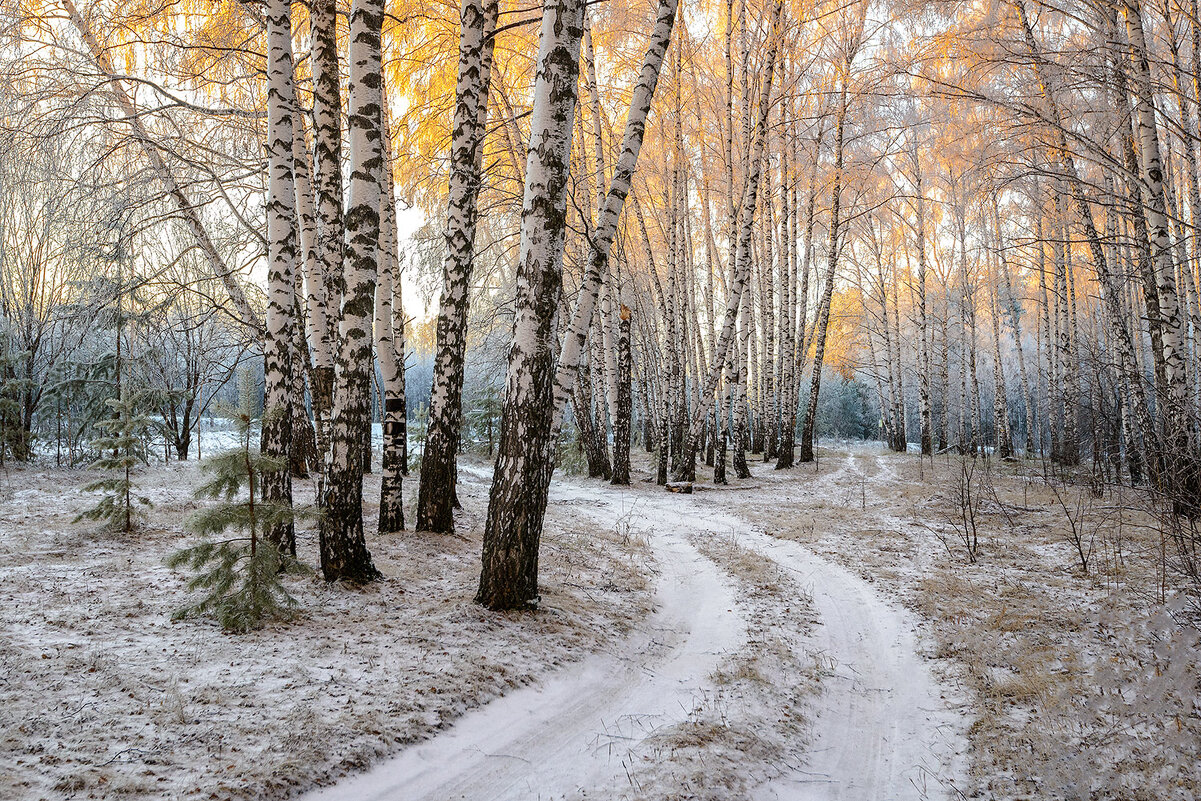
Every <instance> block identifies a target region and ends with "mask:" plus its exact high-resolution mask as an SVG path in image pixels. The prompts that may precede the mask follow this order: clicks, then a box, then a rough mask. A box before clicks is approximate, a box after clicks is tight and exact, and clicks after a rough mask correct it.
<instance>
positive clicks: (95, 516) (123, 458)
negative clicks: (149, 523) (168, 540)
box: [75, 388, 151, 534]
mask: <svg viewBox="0 0 1201 801" xmlns="http://www.w3.org/2000/svg"><path fill="white" fill-rule="evenodd" d="M105 403H106V404H107V405H108V407H109V408H111V409H112V410H113V413H114V416H113V417H110V418H108V419H107V420H101V421H99V422H97V423H96V426H97V427H98V428H99V429H100V430H101V431H103V432H104V435H103V436H100V437H94V438H93V439H92V441H91V443H90V444H91V446H92V448H94V449H96V451H98V452H99V454H100V456H99V458H97V459H96V460H95V461H94V462H92V464H91V468H92V469H93V470H105V471H107V472H108V475H106V476H104V477H102V478H99V479H97V480H95V481H93V482H91V483H90V484H86V485H84V490H85V491H86V492H102V493H104V494H103V495H102V496H101V498H100V502H99V503H97V504H96V505H95V506H93V507H92V508H91V509H88V510H87V511H86V512H82V513H80V514H79V515H78V516H76V518H75V522H76V523H78V522H79V521H80V520H102V521H104V523H105V524H106V527H107V528H108V529H109V530H111V531H122V532H124V533H126V534H129V533H130V532H132V531H133V530H134V528H136V527H137V525H138V523H139V522H140V521H141V518H142V512H143V510H144V509H145V508H146V507H149V506H150V505H151V504H150V499H149V498H146V497H143V496H141V495H138V494H137V492H136V490H137V484H135V483H134V480H133V478H134V470H135V469H136V468H137V467H138V466H139V465H144V464H146V463H147V452H146V440H147V437H148V436H149V434H150V428H151V421H150V418H149V417H147V416H146V415H144V414H142V413H140V412H139V411H138V408H137V407H138V403H137V399H136V398H135V397H133V396H131V395H130V393H129V390H128V389H125V388H122V390H121V397H119V398H109V399H108V400H107V401H105Z"/></svg>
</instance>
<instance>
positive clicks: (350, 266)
mask: <svg viewBox="0 0 1201 801" xmlns="http://www.w3.org/2000/svg"><path fill="white" fill-rule="evenodd" d="M383 21H384V2H383V0H355V2H354V4H353V5H352V6H351V11H350V51H349V62H350V71H349V80H348V87H349V88H348V105H347V107H348V113H347V128H348V132H349V139H350V165H351V171H350V184H349V193H348V197H347V206H346V226H345V227H346V241H345V247H344V254H345V257H344V262H343V268H342V274H343V279H342V282H341V283H342V285H343V287H344V289H343V292H342V309H341V319H340V320H339V324H338V356H337V362H336V368H337V370H336V379H335V388H334V406H333V419H332V430H331V432H330V449H329V454H328V456H327V457H326V466H325V473H326V486H325V494H324V497H323V501H324V503H323V504H322V506H323V512H324V513H323V514H322V516H321V518H320V527H319V538H320V547H321V571H322V573H323V574H324V575H325V579H326V580H327V581H337V580H346V581H352V582H366V581H372V580H374V579H375V578H377V577H378V576H379V571H377V570H376V569H375V565H374V564H373V563H372V561H371V554H370V553H368V551H367V543H366V540H365V539H364V536H363V459H364V450H365V448H364V445H365V442H364V437H363V433H364V431H365V430H368V429H369V426H370V425H371V416H370V415H371V364H372V355H371V320H372V312H373V309H374V301H375V281H376V275H377V269H378V262H379V242H380V197H381V190H380V184H381V170H382V167H383V160H384V159H383V156H384V150H383V135H382V134H383V117H382V101H383V97H382V93H381V89H382V70H381V51H380V38H381V31H382V27H383Z"/></svg>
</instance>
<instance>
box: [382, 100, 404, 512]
mask: <svg viewBox="0 0 1201 801" xmlns="http://www.w3.org/2000/svg"><path fill="white" fill-rule="evenodd" d="M384 118H385V123H384V126H383V142H382V145H383V153H384V164H383V192H382V193H381V197H380V239H379V281H378V282H377V283H376V285H375V352H376V356H377V358H378V359H379V368H380V375H381V377H382V378H383V382H384V386H383V390H384V391H383V403H382V404H381V406H382V409H381V414H380V417H381V422H382V423H383V426H382V428H383V435H384V442H383V454H382V457H381V462H380V499H379V531H380V533H381V534H383V533H387V532H390V531H401V530H402V529H404V527H405V516H404V493H403V490H404V469H405V444H406V436H405V424H406V421H405V371H404V358H405V353H404V308H403V306H402V304H401V303H400V275H399V272H400V252H399V246H400V243H399V241H398V237H397V231H396V200H395V197H394V191H393V186H392V166H391V159H390V158H389V151H390V150H391V148H390V147H389V132H388V126H387V123H386V118H387V114H386V113H385V114H384Z"/></svg>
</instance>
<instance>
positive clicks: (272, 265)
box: [260, 0, 296, 556]
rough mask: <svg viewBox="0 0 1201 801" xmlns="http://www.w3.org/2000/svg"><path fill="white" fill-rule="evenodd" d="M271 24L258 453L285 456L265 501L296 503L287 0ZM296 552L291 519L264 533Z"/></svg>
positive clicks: (267, 484) (271, 9) (274, 10)
mask: <svg viewBox="0 0 1201 801" xmlns="http://www.w3.org/2000/svg"><path fill="white" fill-rule="evenodd" d="M263 12H264V16H265V18H266V22H267V162H268V163H267V170H268V177H267V205H266V212H267V319H266V327H265V329H264V331H263V380H264V384H265V394H264V399H263V424H262V435H261V443H260V450H261V451H262V453H263V455H264V456H268V457H270V458H272V459H279V460H281V464H280V465H279V467H278V468H277V469H274V470H270V471H266V472H264V473H263V477H262V497H263V500H265V501H269V502H271V503H282V504H287V505H291V503H292V471H291V464H290V463H289V458H290V456H291V453H290V451H291V445H292V385H291V384H292V346H293V340H294V337H295V330H296V329H295V324H296V307H295V301H296V279H295V272H296V188H295V183H294V181H293V179H292V143H293V137H294V134H293V122H292V109H293V106H294V105H295V98H294V97H293V87H292V15H291V4H290V2H289V0H268V2H267V3H266V4H265V6H264V9H263ZM263 533H264V536H265V537H266V540H267V541H268V542H270V543H271V544H273V545H274V546H275V547H276V548H278V549H280V550H281V551H282V552H284V553H288V554H291V555H293V556H295V555H296V534H295V530H294V527H293V525H292V523H291V522H290V521H289V522H285V523H277V524H274V525H272V526H270V527H269V528H267V529H266V530H265V531H264V532H263Z"/></svg>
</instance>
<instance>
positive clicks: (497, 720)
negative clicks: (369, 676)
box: [304, 482, 746, 801]
mask: <svg viewBox="0 0 1201 801" xmlns="http://www.w3.org/2000/svg"><path fill="white" fill-rule="evenodd" d="M620 500H621V495H620V494H619V493H618V492H617V491H614V490H611V489H609V488H607V487H606V488H601V487H591V486H578V485H567V484H561V483H559V482H555V485H553V487H552V503H554V502H563V501H567V502H572V501H576V502H581V501H582V502H585V503H586V504H587V513H589V514H590V515H597V516H599V517H601V518H602V519H607V520H610V521H616V520H617V518H618V517H619V515H620V514H621V510H620V509H618V508H616V507H617V506H618V504H619V502H620ZM653 505H655V506H658V505H659V504H653ZM672 511H673V512H677V514H670V515H668V514H656V515H655V516H654V521H653V525H651V526H647V527H646V530H645V533H646V534H647V536H648V537H649V539H650V543H651V547H652V549H653V551H654V554H655V557H656V560H657V561H658V563H659V566H660V569H661V571H662V575H661V576H660V577H659V579H658V583H659V586H658V588H657V594H656V600H657V604H658V606H657V609H656V611H655V612H654V613H653V614H652V615H651V617H650V618H649V620H648V621H647V623H646V624H644V625H643V626H640V630H639V632H637V633H635V634H634V635H632V636H631V637H630V638H629V639H627V640H625V641H624V642H622V643H621V644H620V645H619V646H617V648H616V649H615V650H614V652H613V653H610V654H603V653H602V654H596V655H593V656H590V657H587V658H585V659H584V661H582V662H579V663H576V664H575V665H572V666H569V667H567V668H564V669H563V670H562V671H559V672H557V673H555V674H554V675H552V676H551V677H549V678H548V679H546V680H545V681H544V682H542V683H541V684H539V685H535V686H530V687H525V688H522V689H520V690H516V691H514V692H511V693H508V694H506V695H505V696H502V697H501V698H498V699H496V700H494V701H492V702H490V703H488V704H486V705H485V706H483V707H480V708H478V709H475V710H473V711H471V712H468V713H467V714H465V715H463V716H462V717H461V718H459V719H458V720H457V721H456V722H455V723H454V724H453V725H452V726H451V727H450V728H449V729H447V730H445V731H443V732H440V733H438V734H437V735H436V736H434V737H433V738H432V739H430V740H427V741H425V742H423V743H419V744H416V745H413V746H411V747H409V748H407V749H406V750H404V751H402V752H400V753H399V754H398V755H397V756H395V757H393V758H391V759H389V760H386V761H384V762H382V763H380V764H379V765H377V766H376V767H375V768H373V769H371V770H370V771H368V772H367V773H364V774H360V775H358V776H354V777H350V778H347V779H344V780H342V781H340V782H338V783H337V784H335V785H333V786H332V787H328V788H325V789H323V790H319V791H316V792H313V793H310V794H308V795H306V796H305V797H304V798H305V799H306V801H384V800H385V799H387V801H423V800H424V801H452V800H455V799H470V801H530V800H531V799H560V798H563V797H565V796H568V795H572V794H575V793H578V792H580V791H587V790H589V789H591V788H594V787H598V786H599V787H611V786H614V784H615V782H618V781H620V782H621V783H624V782H625V778H624V777H625V775H626V771H627V763H626V758H627V756H628V755H629V754H630V752H631V751H632V750H633V749H634V748H635V747H636V746H637V745H638V744H639V743H640V742H641V741H642V740H644V739H645V738H646V737H648V736H649V735H651V734H652V733H654V732H655V731H658V730H661V729H663V728H665V727H668V726H672V725H674V724H677V723H680V722H682V721H684V720H686V719H687V717H688V715H689V714H690V713H691V712H692V710H693V709H694V708H695V707H696V705H697V703H698V702H699V700H700V699H701V697H702V695H703V693H704V692H705V691H706V689H707V688H708V686H709V676H710V674H711V673H712V672H713V670H714V668H716V666H717V665H718V663H719V662H720V661H721V660H722V659H723V658H724V657H725V655H726V654H727V653H729V652H732V651H736V650H738V649H739V648H741V647H742V646H743V645H745V643H746V626H745V623H744V621H743V619H742V617H741V615H740V614H738V613H737V612H735V611H734V610H735V609H736V605H735V598H734V593H733V591H732V589H731V586H730V582H729V580H728V579H727V578H726V577H725V575H724V574H723V573H722V572H721V571H720V570H719V569H718V568H717V567H716V566H715V565H713V563H712V562H710V561H709V560H708V559H705V558H704V557H702V556H701V555H700V554H699V553H697V551H696V550H695V549H694V548H693V547H692V546H691V545H689V544H688V542H687V541H686V536H687V534H688V533H689V532H690V531H691V530H694V529H695V527H696V521H695V520H694V519H692V517H691V516H689V515H686V514H678V512H680V511H681V510H679V509H676V508H674V506H673V509H672ZM635 528H642V526H635Z"/></svg>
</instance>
